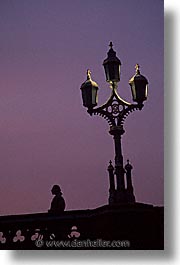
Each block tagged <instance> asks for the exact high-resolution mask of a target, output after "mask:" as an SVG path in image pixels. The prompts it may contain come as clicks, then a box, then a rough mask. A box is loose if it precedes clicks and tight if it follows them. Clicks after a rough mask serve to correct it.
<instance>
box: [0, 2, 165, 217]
mask: <svg viewBox="0 0 180 265" xmlns="http://www.w3.org/2000/svg"><path fill="white" fill-rule="evenodd" d="M163 27H164V25H163V1H162V0H159V1H157V0H113V1H109V0H99V1H97V0H91V1H88V0H66V1H65V0H62V1H60V0H52V1H50V0H38V1H35V0H32V1H23V0H19V1H15V0H12V1H9V0H1V1H0V32H1V40H0V95H1V96H0V147H1V148H0V214H2V215H6V214H19V213H32V212H44V211H47V209H48V208H49V205H50V201H51V199H52V195H51V193H50V190H51V187H52V185H53V184H60V186H61V188H62V191H63V194H64V198H65V200H66V204H67V207H66V209H87V208H95V207H98V206H100V205H103V204H106V203H107V200H108V189H109V183H108V172H107V166H108V162H109V160H110V159H111V160H113V159H114V146H113V140H112V137H111V136H110V135H109V133H108V129H109V128H108V123H106V121H105V120H103V119H102V118H99V117H97V116H94V117H90V116H89V115H88V114H87V113H86V109H85V108H84V107H83V106H82V99H81V93H80V86H81V84H82V83H83V82H84V81H85V79H86V69H87V68H89V69H91V72H92V79H93V80H94V81H96V82H97V83H98V85H99V88H100V89H99V104H101V103H104V101H106V99H107V97H108V96H109V94H110V89H109V87H108V84H107V83H106V82H105V75H104V70H103V66H102V62H103V60H104V59H105V58H106V56H107V51H108V49H109V47H108V44H109V42H110V41H113V44H114V50H115V51H116V52H117V56H118V57H119V58H120V60H121V62H122V68H121V82H120V83H119V88H118V92H119V94H120V95H121V97H123V98H124V99H126V100H128V101H131V92H130V87H129V85H128V81H129V79H130V78H131V77H132V75H133V74H134V66H135V64H136V63H139V64H140V66H141V73H142V74H143V75H145V76H146V77H147V79H148V80H149V99H148V101H147V102H146V104H145V107H144V109H143V110H142V111H141V112H140V111H136V112H134V113H133V114H131V115H130V116H129V117H128V118H127V120H126V122H125V130H126V133H125V134H124V136H123V139H122V145H123V154H124V160H125V161H126V159H128V158H129V159H130V161H131V163H132V165H133V167H134V168H133V184H134V190H135V195H136V199H137V201H139V202H144V203H152V204H155V205H162V204H163V185H164V180H163V95H164V91H163V64H164V62H163V54H164V50H163V42H164V37H163Z"/></svg>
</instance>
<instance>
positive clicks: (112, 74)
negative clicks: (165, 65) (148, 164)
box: [81, 42, 148, 204]
mask: <svg viewBox="0 0 180 265" xmlns="http://www.w3.org/2000/svg"><path fill="white" fill-rule="evenodd" d="M109 46H110V49H109V51H108V53H107V55H108V56H107V58H106V59H105V60H104V62H103V66H104V70H105V75H106V81H107V82H108V83H109V84H110V88H111V94H110V97H109V99H108V100H107V101H106V103H105V104H103V105H102V106H100V107H96V106H97V103H98V102H97V92H98V85H97V83H96V82H94V81H93V80H92V79H91V72H90V70H88V71H87V80H86V81H85V82H84V83H83V84H82V85H81V91H82V99H83V105H84V106H85V107H86V108H87V112H88V113H89V114H90V115H91V116H92V115H100V116H102V117H103V118H104V119H106V120H107V122H108V123H109V126H110V130H109V133H110V134H111V135H112V136H113V139H114V146H115V167H113V166H112V162H111V161H110V165H109V167H108V171H109V177H110V189H109V193H110V195H109V203H110V204H114V203H127V202H133V201H135V197H134V195H133V188H130V189H129V187H127V188H125V180H124V174H125V173H126V178H127V185H128V184H129V183H131V184H132V182H131V169H132V166H131V165H130V164H129V161H128V164H127V165H126V166H125V168H124V162H123V155H122V147H121V136H122V135H123V134H124V132H125V131H124V126H123V125H124V121H125V119H126V117H127V116H128V115H129V114H130V113H131V112H133V111H135V110H142V108H143V106H144V105H143V102H144V101H145V100H146V99H147V93H148V81H147V79H146V78H145V77H144V76H143V75H141V73H140V70H139V68H140V67H139V65H138V64H136V66H135V68H136V73H135V75H134V76H133V77H132V78H131V79H130V80H129V85H130V87H131V92H132V98H133V101H135V102H136V103H135V104H133V103H129V102H127V101H125V100H124V99H122V98H121V97H120V96H119V95H118V92H117V87H118V86H117V84H118V82H119V81H120V69H121V61H120V60H119V59H118V58H117V57H116V52H115V51H114V50H113V44H112V42H110V45H109ZM95 107H96V108H95ZM114 175H116V188H115V184H114V181H115V180H114ZM131 186H132V185H131ZM129 192H131V194H130V196H129V195H128V194H129ZM132 198H134V199H132Z"/></svg>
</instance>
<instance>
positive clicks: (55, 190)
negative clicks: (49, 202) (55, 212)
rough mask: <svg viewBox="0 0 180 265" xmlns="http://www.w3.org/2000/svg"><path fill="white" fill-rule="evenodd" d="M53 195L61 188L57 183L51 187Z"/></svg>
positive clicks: (59, 192) (59, 191)
mask: <svg viewBox="0 0 180 265" xmlns="http://www.w3.org/2000/svg"><path fill="white" fill-rule="evenodd" d="M51 192H52V194H53V195H57V194H61V189H60V187H59V185H54V186H53V187H52V189H51Z"/></svg>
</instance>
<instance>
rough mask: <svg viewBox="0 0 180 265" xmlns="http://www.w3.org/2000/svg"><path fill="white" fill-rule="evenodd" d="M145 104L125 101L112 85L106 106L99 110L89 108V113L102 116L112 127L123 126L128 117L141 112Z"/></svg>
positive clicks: (114, 85)
mask: <svg viewBox="0 0 180 265" xmlns="http://www.w3.org/2000/svg"><path fill="white" fill-rule="evenodd" d="M142 108H143V104H132V103H129V102H127V101H125V100H123V99H122V98H121V97H120V96H119V95H118V93H117V86H116V84H115V83H112V93H111V95H110V97H109V99H108V100H107V102H106V103H105V104H103V105H102V106H100V107H98V108H89V109H88V113H89V114H90V115H91V116H92V115H100V116H102V117H103V118H104V119H105V120H107V122H108V123H109V125H110V126H113V127H114V126H122V127H123V125H124V121H125V119H126V118H127V116H128V115H129V114H130V113H131V112H133V111H135V110H141V109H142Z"/></svg>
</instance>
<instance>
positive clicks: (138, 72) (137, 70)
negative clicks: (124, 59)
mask: <svg viewBox="0 0 180 265" xmlns="http://www.w3.org/2000/svg"><path fill="white" fill-rule="evenodd" d="M139 68H140V65H139V64H138V63H137V64H136V66H135V69H136V74H137V75H139V74H140V70H139Z"/></svg>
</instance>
